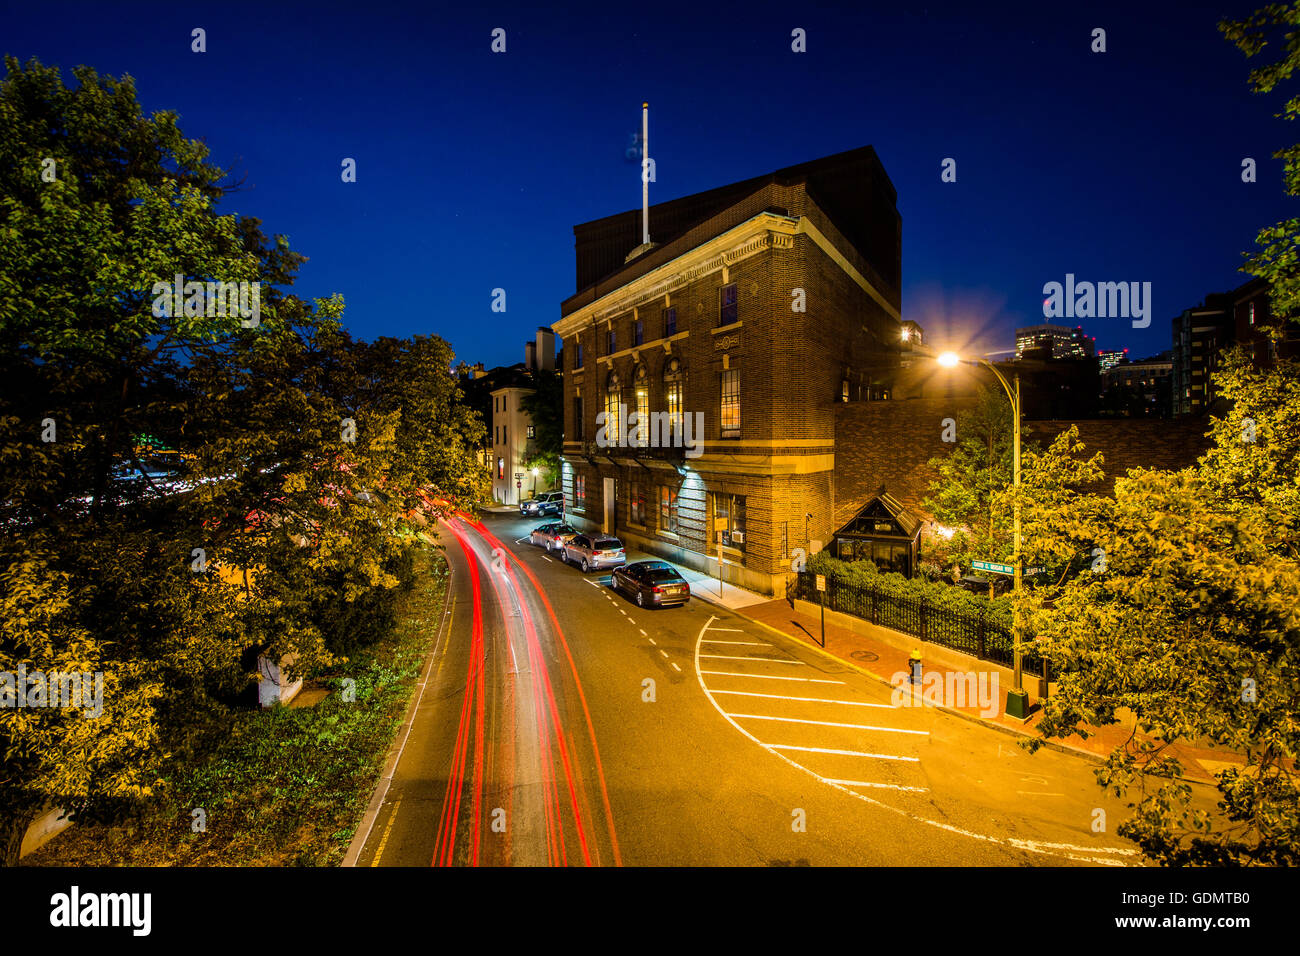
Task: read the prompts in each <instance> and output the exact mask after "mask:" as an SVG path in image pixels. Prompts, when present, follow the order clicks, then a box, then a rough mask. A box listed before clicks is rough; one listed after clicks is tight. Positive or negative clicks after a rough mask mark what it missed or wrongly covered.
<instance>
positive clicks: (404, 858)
mask: <svg viewBox="0 0 1300 956" xmlns="http://www.w3.org/2000/svg"><path fill="white" fill-rule="evenodd" d="M538 523H540V522H538V521H537V520H536V519H530V520H523V519H520V518H516V517H513V516H510V515H505V516H502V515H492V516H489V517H488V518H486V519H485V522H484V523H483V524H474V523H472V522H469V521H467V520H464V519H458V520H454V521H451V522H447V523H443V524H441V525H440V526H439V531H440V538H441V541H442V543H443V544H444V545H445V547H446V554H447V557H448V559H449V561H450V563H451V566H452V585H451V588H452V590H451V604H450V608H449V611H448V615H447V618H446V620H445V622H444V627H443V629H442V632H441V635H440V639H439V641H438V644H437V646H436V648H435V650H434V652H433V655H432V658H431V660H430V662H429V666H428V670H427V676H426V680H425V682H424V684H423V685H422V686H421V688H420V689H419V690H418V691H417V693H418V694H419V695H420V697H419V704H418V707H417V710H416V712H415V717H414V720H413V722H412V724H411V727H410V732H409V734H407V735H405V736H404V737H403V742H402V744H401V746H402V749H401V756H400V758H399V759H398V761H397V764H396V767H395V770H394V772H393V775H392V778H391V780H390V781H389V782H388V784H387V790H386V792H385V793H384V797H383V802H382V805H381V806H380V808H379V811H378V813H377V815H376V816H375V817H374V818H373V820H372V821H370V823H369V827H368V831H367V832H366V834H365V837H364V841H365V842H364V846H363V848H362V851H361V854H360V856H359V858H358V860H357V863H358V865H362V866H378V865H383V866H428V865H480V866H483V865H487V866H499V865H507V866H509V865H515V866H519V865H523V866H545V865H569V866H575V865H576V866H581V865H600V866H608V865H629V866H691V865H728V866H764V865H766V866H789V865H812V866H825V865H892V866H900V865H954V864H956V865H993V866H1017V865H1051V866H1056V865H1068V864H1071V863H1074V864H1082V865H1123V864H1134V863H1136V862H1137V857H1136V855H1135V854H1133V853H1132V851H1131V849H1130V848H1129V845H1128V844H1127V843H1126V842H1125V841H1123V840H1120V839H1119V838H1117V837H1115V836H1114V834H1113V831H1114V827H1115V825H1116V824H1118V822H1119V821H1120V820H1121V819H1123V817H1124V815H1125V811H1124V807H1123V805H1122V804H1121V803H1119V802H1118V801H1114V800H1111V799H1109V798H1105V797H1103V796H1102V794H1101V791H1100V789H1099V788H1098V786H1097V784H1096V782H1095V778H1094V776H1093V769H1094V765H1093V764H1091V763H1089V762H1088V761H1086V760H1084V759H1082V758H1079V757H1075V756H1071V755H1068V754H1062V753H1059V752H1055V751H1051V750H1046V749H1044V750H1040V751H1039V752H1038V753H1037V754H1033V755H1030V754H1028V753H1026V752H1024V751H1023V750H1022V749H1021V748H1020V747H1019V746H1017V744H1016V743H1015V740H1014V738H1012V737H1009V736H1007V735H1006V734H1002V733H999V732H997V731H993V730H990V729H987V728H985V727H981V726H979V725H978V724H975V723H972V722H971V721H967V720H962V719H960V718H957V717H953V716H951V715H948V714H944V713H942V712H940V711H937V710H935V709H934V708H928V707H917V706H896V704H895V703H894V702H893V701H891V689H890V688H889V687H887V686H885V685H883V684H881V683H880V682H878V681H875V680H873V679H871V678H869V677H866V676H865V675H863V674H860V673H859V672H857V671H855V670H853V669H852V668H849V667H847V666H845V665H843V664H842V663H839V662H837V661H835V660H834V659H832V658H829V657H826V656H824V655H822V654H821V653H819V652H818V651H817V650H816V649H812V648H809V647H807V646H805V645H802V644H799V643H798V642H795V641H792V640H789V639H788V638H785V637H782V636H779V635H777V634H776V633H774V632H772V631H769V630H767V629H765V628H763V627H762V626H760V625H758V624H755V623H753V622H750V621H749V620H747V619H745V618H743V617H741V616H739V615H737V614H735V613H733V612H731V611H729V610H727V609H725V608H722V607H718V606H716V605H713V604H710V603H707V602H705V601H703V600H700V599H698V598H696V599H693V600H692V601H691V602H690V603H689V604H688V605H687V606H685V607H680V608H664V609H660V610H642V609H640V608H638V607H636V605H635V604H634V603H633V602H632V601H630V600H628V599H627V598H626V597H624V596H623V595H621V594H618V593H616V592H614V591H612V590H611V589H610V588H609V586H608V585H609V575H608V574H597V573H592V574H590V575H584V574H583V573H582V572H581V571H579V570H578V569H576V568H571V567H569V566H566V565H564V564H562V563H560V562H559V561H558V560H557V559H556V558H554V557H552V556H550V555H547V554H546V553H545V552H544V551H542V549H540V548H536V547H534V546H532V545H530V544H528V543H527V539H526V537H524V536H526V534H527V532H528V530H529V529H531V528H532V527H533V526H535V525H536V524H538ZM634 557H635V555H631V554H630V555H629V558H630V559H633V558H634ZM1099 811H1104V813H1105V815H1106V817H1105V828H1104V830H1102V832H1094V827H1095V826H1096V821H1097V820H1098V819H1099V818H1098V813H1099Z"/></svg>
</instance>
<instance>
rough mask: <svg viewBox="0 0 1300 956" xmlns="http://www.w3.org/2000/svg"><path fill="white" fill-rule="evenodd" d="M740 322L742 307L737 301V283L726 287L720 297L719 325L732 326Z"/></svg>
mask: <svg viewBox="0 0 1300 956" xmlns="http://www.w3.org/2000/svg"><path fill="white" fill-rule="evenodd" d="M739 320H740V307H739V305H738V304H737V301H736V283H734V282H733V283H731V285H724V286H723V287H722V289H721V290H720V292H719V295H718V325H719V326H723V325H731V323H733V322H737V321H739Z"/></svg>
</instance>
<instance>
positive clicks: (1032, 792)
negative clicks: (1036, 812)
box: [1016, 790, 1065, 797]
mask: <svg viewBox="0 0 1300 956" xmlns="http://www.w3.org/2000/svg"><path fill="white" fill-rule="evenodd" d="M1016 793H1019V794H1021V795H1023V796H1026V797H1063V796H1065V794H1063V793H1040V792H1039V791H1037V790H1017V791H1016Z"/></svg>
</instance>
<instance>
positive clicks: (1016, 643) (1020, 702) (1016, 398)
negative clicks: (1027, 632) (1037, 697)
mask: <svg viewBox="0 0 1300 956" xmlns="http://www.w3.org/2000/svg"><path fill="white" fill-rule="evenodd" d="M935 360H936V361H937V362H938V363H939V364H940V365H942V366H943V367H944V368H955V367H956V366H957V365H958V364H959V363H961V362H963V361H964V362H965V363H966V364H968V365H976V364H979V365H983V366H985V367H986V368H988V369H989V371H991V372H992V373H993V374H994V375H995V376H997V380H998V381H999V382H1000V383H1001V384H1002V388H1003V389H1004V390H1005V391H1006V393H1007V398H1008V399H1010V401H1011V417H1012V420H1013V421H1014V423H1015V444H1014V446H1013V447H1014V451H1013V453H1012V454H1013V457H1012V479H1011V481H1012V485H1013V487H1014V488H1015V489H1016V497H1015V502H1014V504H1013V509H1012V514H1013V517H1012V528H1013V531H1012V534H1013V542H1012V549H1011V550H1012V557H1011V562H1012V568H1013V571H1014V573H1015V579H1014V584H1013V586H1012V589H1013V590H1014V592H1015V594H1016V597H1017V598H1019V597H1020V581H1021V577H1022V573H1023V568H1022V567H1021V565H1022V561H1021V558H1020V373H1019V372H1017V373H1016V374H1015V376H1014V380H1015V388H1014V389H1013V388H1012V386H1011V385H1010V384H1009V383H1008V382H1007V378H1006V376H1005V375H1003V374H1002V373H1001V372H1000V371H998V368H997V366H996V365H994V364H993V363H992V362H990V361H988V360H987V359H982V358H981V359H974V360H971V359H962V358H960V357H959V356H958V355H957V353H956V352H944V353H943V354H942V355H939V356H937V357H936V359H935ZM1011 632H1012V642H1013V647H1014V649H1015V676H1014V678H1013V680H1014V681H1015V686H1014V687H1013V688H1011V690H1009V691H1007V716H1008V717H1015V718H1017V719H1019V720H1025V719H1026V718H1027V717H1028V716H1029V695H1028V694H1027V693H1025V685H1024V679H1023V664H1024V655H1023V648H1022V645H1021V634H1020V610H1019V602H1018V601H1017V605H1016V611H1015V616H1014V617H1013V619H1012V625H1011Z"/></svg>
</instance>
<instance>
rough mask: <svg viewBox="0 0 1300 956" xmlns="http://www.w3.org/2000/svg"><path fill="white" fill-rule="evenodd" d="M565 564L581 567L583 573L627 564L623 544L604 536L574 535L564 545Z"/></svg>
mask: <svg viewBox="0 0 1300 956" xmlns="http://www.w3.org/2000/svg"><path fill="white" fill-rule="evenodd" d="M562 553H563V555H564V561H565V563H566V564H577V565H581V566H582V570H583V573H584V574H585V573H586V572H588V571H590V570H592V569H593V568H594V569H595V570H597V571H600V570H603V569H605V568H617V567H619V566H620V565H622V564H625V563H626V562H627V553H626V551H624V549H623V542H622V541H620V540H618V538H611V537H610V536H609V535H604V534H575V535H574V536H573V537H572V538H570V539H569V540H568V541H566V542H565V543H564V549H563V552H562Z"/></svg>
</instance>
